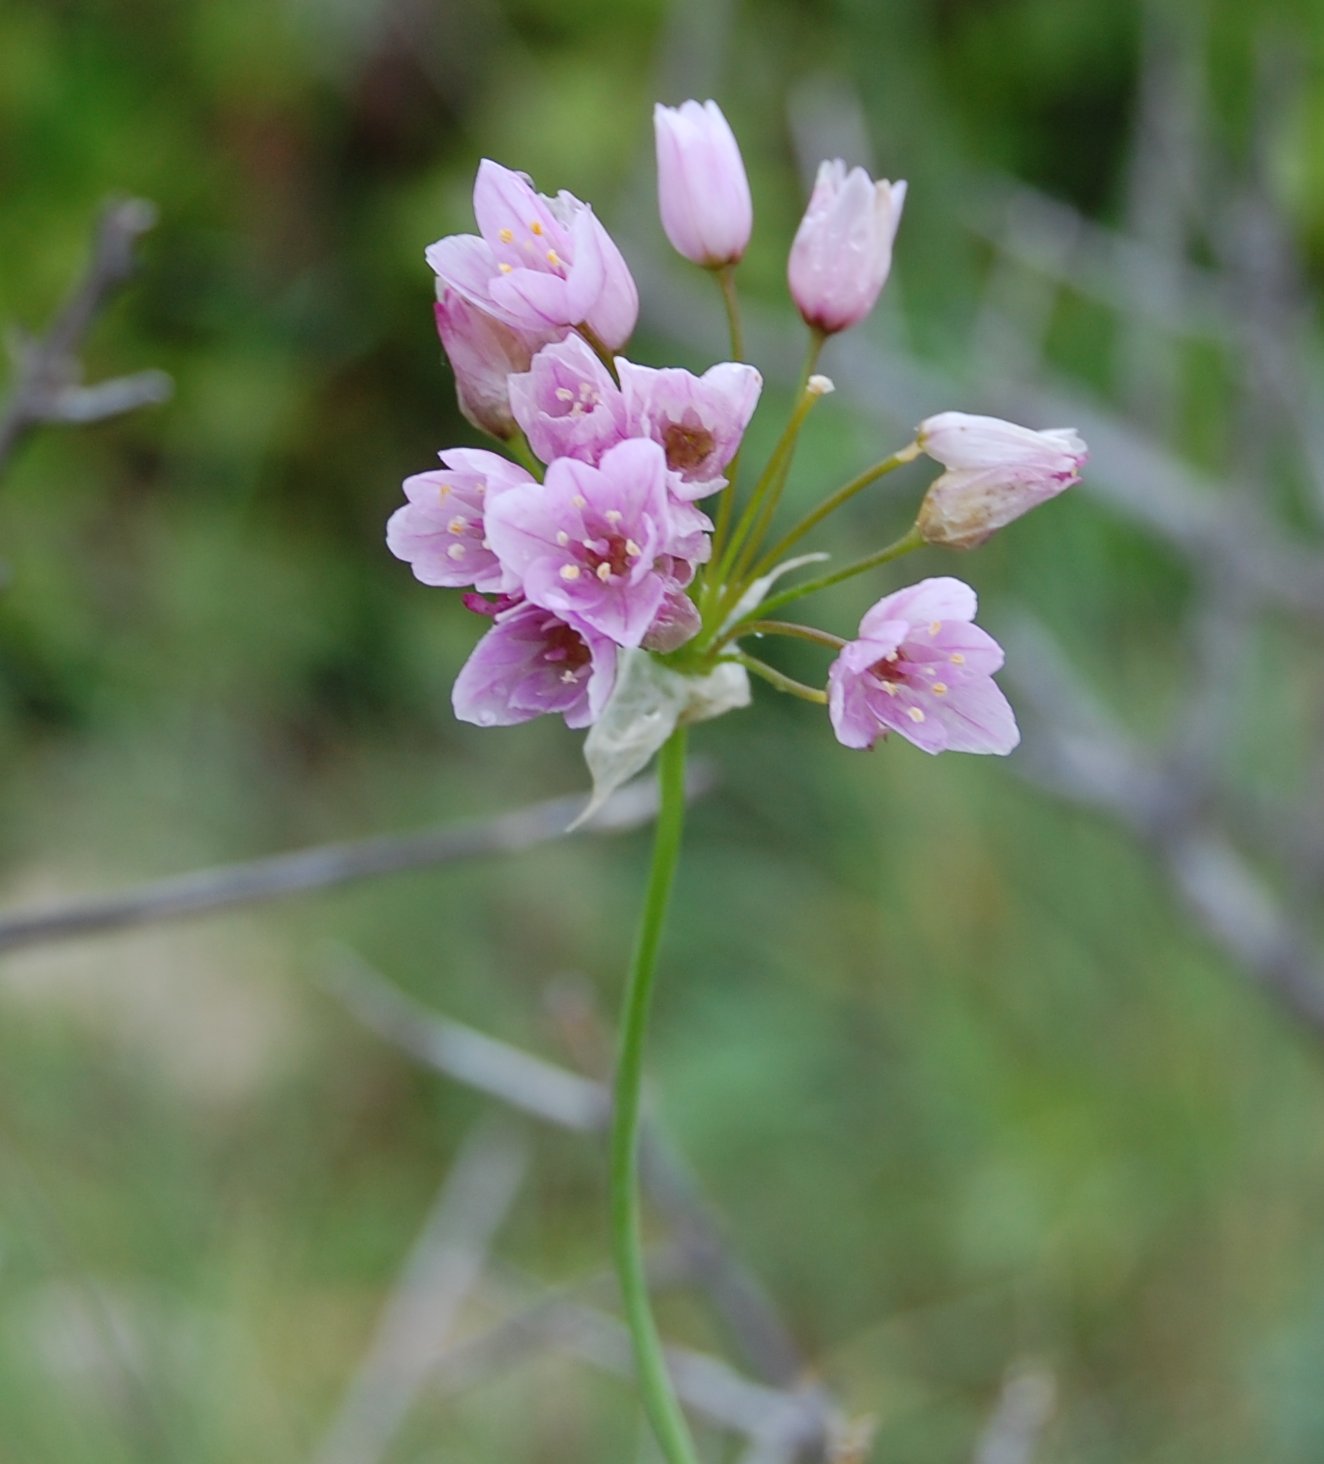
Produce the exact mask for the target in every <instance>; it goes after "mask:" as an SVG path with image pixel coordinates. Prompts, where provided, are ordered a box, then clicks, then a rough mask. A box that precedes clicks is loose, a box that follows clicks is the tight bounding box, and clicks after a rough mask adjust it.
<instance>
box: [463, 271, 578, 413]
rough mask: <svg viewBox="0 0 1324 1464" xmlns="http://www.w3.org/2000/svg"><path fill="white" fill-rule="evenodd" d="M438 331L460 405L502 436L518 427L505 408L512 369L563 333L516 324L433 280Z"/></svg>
mask: <svg viewBox="0 0 1324 1464" xmlns="http://www.w3.org/2000/svg"><path fill="white" fill-rule="evenodd" d="M437 293H438V299H437V303H436V305H435V307H434V308H435V310H436V314H437V334H438V335H439V336H440V337H441V344H442V345H443V346H444V347H445V349H446V355H447V356H448V357H449V359H450V363H451V370H452V371H454V372H455V395H456V396H457V397H458V398H459V403H460V411H461V412H463V413H464V416H465V419H466V420H467V421H469V422H472V423H473V425H474V426H475V427H477V428H478V429H479V430H480V431H481V432H487V433H490V434H491V436H493V437H499V438H501V439H502V440H505V439H507V438H510V437H513V436H514V435H515V433H516V432H517V431H518V430H519V428H518V427H517V426H516V423H515V419H514V417H513V416H512V415H511V411H510V387H509V385H508V382H509V379H510V376H511V373H512V372H518V371H527V370H528V369H529V363H530V362H531V361H532V359H533V356H534V354H535V352H537V351H538V350H539V349H540V348H541V347H542V346H544V345H546V344H547V343H548V342H549V341H554V340H556V339H557V338H558V337H560V336H562V335H564V334H565V332H564V331H563V330H553V331H546V332H542V333H538V332H534V331H526V330H516V329H515V327H514V326H511V325H506V324H505V323H504V322H503V321H500V320H497V319H496V317H495V316H492V315H489V314H488V313H487V312H486V311H485V310H480V309H479V308H478V307H477V306H476V305H470V304H469V303H468V301H466V300H465V299H463V298H462V297H461V296H460V295H458V294H456V292H455V291H454V290H452V289H450V288H449V287H447V286H446V285H443V284H441V283H440V282H438V290H437Z"/></svg>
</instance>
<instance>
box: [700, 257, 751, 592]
mask: <svg viewBox="0 0 1324 1464" xmlns="http://www.w3.org/2000/svg"><path fill="white" fill-rule="evenodd" d="M716 276H717V283H718V285H719V286H720V288H721V291H722V304H723V305H724V306H725V307H726V323H727V325H728V326H729V327H730V330H731V359H732V360H733V361H742V360H744V356H745V334H744V331H743V330H742V329H741V325H740V301H739V300H738V299H737V297H736V267H735V265H734V264H724V265H723V266H722V267H721V269H719V270H717V271H716ZM739 476H740V450H739V448H737V449H736V453H735V456H734V457H733V458H732V459H731V461H730V462H729V463H728V464H727V467H726V487H725V488H724V489H723V490H722V494H721V501H720V502H719V503H718V505H717V521H716V525H715V527H714V529H713V550H712V559H711V560H710V561H709V563H708V564H706V565H705V566H704V568H703V570H702V582H701V588H700V604H701V605H703V606H706V605H707V604H708V600H709V596H710V595H711V593H712V583H713V581H712V575H713V573H714V572H715V569H716V566H717V564H718V563H720V559H721V554H722V549H723V546H724V545H725V544H726V536H727V535H728V534H729V533H730V532H731V514H732V511H733V509H734V506H735V500H736V480H737V479H738V477H739Z"/></svg>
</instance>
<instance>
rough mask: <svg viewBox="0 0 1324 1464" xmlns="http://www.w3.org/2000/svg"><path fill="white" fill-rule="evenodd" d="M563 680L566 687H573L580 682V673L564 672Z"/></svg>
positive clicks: (562, 674)
mask: <svg viewBox="0 0 1324 1464" xmlns="http://www.w3.org/2000/svg"><path fill="white" fill-rule="evenodd" d="M561 680H562V682H563V683H564V684H565V685H567V686H573V685H574V684H575V682H576V681H578V680H579V673H578V672H577V671H562V672H561Z"/></svg>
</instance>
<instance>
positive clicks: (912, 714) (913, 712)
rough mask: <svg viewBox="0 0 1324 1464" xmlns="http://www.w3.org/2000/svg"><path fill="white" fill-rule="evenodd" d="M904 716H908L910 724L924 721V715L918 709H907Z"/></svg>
mask: <svg viewBox="0 0 1324 1464" xmlns="http://www.w3.org/2000/svg"><path fill="white" fill-rule="evenodd" d="M906 716H908V717H909V718H910V720H911V721H912V722H922V721H923V720H924V713H923V712H921V711H920V709H919V708H918V707H907V708H906Z"/></svg>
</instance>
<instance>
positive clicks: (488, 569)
mask: <svg viewBox="0 0 1324 1464" xmlns="http://www.w3.org/2000/svg"><path fill="white" fill-rule="evenodd" d="M474 213H475V215H476V217H477V219H478V224H479V228H480V230H481V231H482V234H481V237H477V238H476V237H473V236H467V235H460V236H453V237H451V238H447V239H442V240H441V241H440V242H439V243H437V244H434V245H433V246H432V247H431V248H430V249H429V250H428V259H429V261H430V263H431V264H432V266H433V268H434V269H435V270H436V272H437V277H438V294H439V300H438V307H437V316H438V324H439V327H440V330H441V335H442V339H443V342H444V343H445V344H446V347H447V351H448V353H449V355H450V357H451V361H452V364H453V365H454V367H455V371H456V379H457V383H458V384H459V389H460V401H461V405H462V407H463V408H464V410H465V413H466V415H467V416H468V417H469V418H470V420H471V421H475V422H477V423H478V424H479V425H481V426H483V427H485V428H486V429H487V430H489V431H491V432H492V433H493V435H495V436H499V437H504V438H508V437H510V436H513V435H514V433H515V431H519V432H521V433H522V434H523V435H524V437H525V439H526V441H527V442H528V445H529V447H530V448H531V450H532V452H533V454H534V455H535V456H536V457H537V458H538V459H539V460H540V461H541V462H542V463H544V464H545V465H546V471H545V475H544V476H543V477H542V479H541V481H540V480H539V478H537V477H535V476H534V475H533V474H532V473H530V472H528V471H526V470H525V469H523V468H520V467H517V466H515V464H513V463H511V462H509V461H507V459H505V458H503V457H500V456H498V455H497V454H495V453H491V452H483V451H479V450H474V449H459V450H452V451H450V452H445V453H443V454H442V463H443V465H444V470H443V471H440V472H430V473H420V474H418V475H416V476H415V477H412V478H409V479H407V480H406V482H405V497H406V499H407V500H408V501H407V502H406V504H405V505H404V507H403V508H400V509H397V510H396V512H395V513H394V514H393V515H392V516H391V519H390V522H389V524H388V525H387V543H388V545H389V547H390V549H391V551H392V552H393V553H394V554H396V555H397V556H398V557H399V558H401V559H404V560H406V561H407V562H408V563H409V564H410V565H411V567H412V568H413V571H414V574H415V576H416V577H417V578H418V579H420V580H421V581H422V582H423V583H424V584H428V585H447V586H452V587H456V588H467V589H471V590H474V591H478V592H481V593H479V594H475V595H471V596H469V597H467V599H466V603H467V604H468V605H469V607H470V608H471V609H473V610H475V611H477V612H478V613H480V614H484V615H488V616H490V617H491V619H492V624H491V627H490V629H489V630H488V631H487V633H486V635H485V636H484V637H483V638H482V640H481V641H480V642H479V645H478V647H477V649H476V650H475V651H474V654H473V655H472V657H471V658H470V660H469V662H468V663H467V665H466V666H465V667H464V669H463V670H462V671H461V673H460V675H459V678H458V679H457V681H456V684H455V690H454V697H453V700H454V705H455V711H456V715H457V716H459V717H460V718H461V719H463V720H464V721H468V722H476V723H478V724H479V725H481V726H495V725H500V724H509V723H514V722H523V721H527V720H529V719H530V718H531V717H535V716H538V715H540V714H541V713H544V712H557V713H560V714H561V715H562V716H563V717H564V718H565V720H566V722H567V723H568V724H569V725H570V726H572V727H583V726H587V725H588V724H590V723H591V722H593V721H594V720H596V718H597V716H598V714H599V713H600V712H601V710H602V707H603V705H604V703H605V700H606V698H607V696H608V695H609V694H610V691H611V688H612V685H613V682H614V679H615V668H616V657H617V652H618V650H620V649H622V648H632V647H636V646H643V647H645V648H646V649H649V650H657V651H670V650H674V649H676V648H677V647H678V646H680V645H682V644H684V643H685V642H686V641H687V640H688V639H690V638H691V637H692V636H693V635H694V634H695V633H696V632H697V631H698V629H699V617H698V613H697V610H696V608H695V606H694V603H693V601H692V600H691V599H690V598H689V597H688V596H687V594H686V588H687V586H688V585H689V584H690V582H691V581H692V580H693V578H694V573H695V569H696V568H697V566H698V565H700V564H702V563H704V562H705V561H706V560H707V558H708V554H709V547H710V545H709V531H710V530H711V528H712V523H711V520H710V519H709V518H708V516H707V515H706V514H705V513H704V512H703V511H702V509H700V508H699V507H698V506H697V504H696V500H698V499H702V498H705V497H707V496H708V495H710V494H713V493H716V492H719V491H720V490H721V489H722V488H723V487H725V486H726V479H725V478H724V477H723V470H724V469H725V468H726V466H727V465H728V464H729V463H730V461H731V459H732V458H733V457H734V456H735V453H736V450H737V449H738V448H739V446H740V440H741V438H742V436H743V435H744V431H745V428H746V426H747V425H748V423H749V419H750V417H751V416H752V415H753V412H754V408H755V406H756V405H757V403H758V398H759V391H760V389H761V387H762V378H761V377H760V376H759V373H758V372H757V371H756V370H755V369H754V368H753V367H752V366H746V365H741V364H738V363H735V362H725V363H723V364H721V365H718V366H714V367H713V368H712V369H711V370H709V371H708V372H706V373H705V374H704V375H703V376H695V375H693V374H692V373H690V372H688V371H682V370H679V369H670V370H661V371H659V370H653V369H651V368H649V367H647V366H639V365H636V364H634V363H633V362H630V361H627V360H625V359H624V358H623V357H615V358H612V357H611V356H610V355H608V354H607V351H606V350H604V347H610V346H618V345H620V344H623V342H624V341H625V339H626V338H627V337H628V335H629V333H630V330H631V329H632V327H633V325H634V318H635V314H636V312H637V302H638V297H637V294H636V291H635V286H634V282H633V280H632V279H631V278H630V274H629V270H628V269H627V267H626V265H625V261H624V260H623V259H622V258H621V255H620V252H619V250H617V248H616V246H615V245H614V244H613V243H612V242H611V239H610V238H609V237H608V235H607V233H606V231H605V230H604V229H603V228H602V226H601V224H599V223H598V221H597V220H596V218H594V216H593V214H592V212H591V211H590V210H589V209H588V208H587V206H586V205H584V204H582V203H580V202H579V201H578V200H577V199H575V198H573V197H572V196H571V195H569V194H566V193H563V194H561V195H560V197H559V198H557V199H548V198H544V197H543V196H542V195H541V194H538V193H536V192H535V191H534V189H533V187H532V185H531V184H530V183H529V181H528V180H527V179H526V178H524V177H523V176H521V175H520V174H518V173H512V172H511V171H510V170H509V169H506V168H503V167H501V166H499V165H498V164H496V163H493V162H484V163H483V164H482V166H481V167H480V168H479V170H478V180H477V183H476V185H475V188H474ZM590 340H591V341H593V343H594V344H593V345H592V346H590V345H589V344H588V342H589V341H590ZM595 348H596V349H595ZM607 362H610V367H611V369H609V368H608V364H606V363H607ZM483 595H493V596H495V597H496V598H494V599H491V600H486V599H484V598H483Z"/></svg>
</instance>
